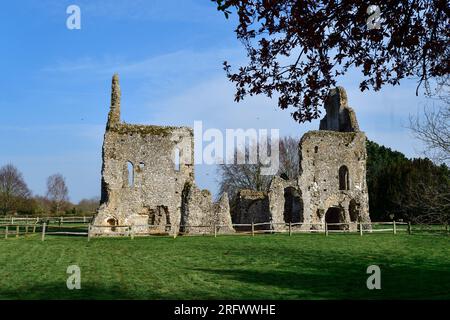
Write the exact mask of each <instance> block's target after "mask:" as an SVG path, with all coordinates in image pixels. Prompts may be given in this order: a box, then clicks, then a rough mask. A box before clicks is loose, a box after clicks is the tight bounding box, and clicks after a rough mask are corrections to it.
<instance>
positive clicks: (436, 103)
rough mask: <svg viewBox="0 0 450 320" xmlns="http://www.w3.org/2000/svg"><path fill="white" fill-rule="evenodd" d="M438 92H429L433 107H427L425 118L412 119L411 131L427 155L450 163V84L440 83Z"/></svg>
mask: <svg viewBox="0 0 450 320" xmlns="http://www.w3.org/2000/svg"><path fill="white" fill-rule="evenodd" d="M437 88H438V89H437V91H435V92H429V94H428V96H429V98H430V103H432V105H431V106H425V107H424V112H423V116H416V117H411V118H410V126H409V127H410V129H411V130H412V132H413V134H414V135H415V137H416V138H417V139H419V140H420V141H422V142H423V143H424V144H425V146H426V147H427V150H426V151H425V154H426V155H427V156H429V157H430V158H432V159H433V160H435V161H436V162H444V163H447V164H448V163H449V162H450V83H449V78H448V77H447V78H445V79H443V78H441V79H440V80H439V81H438V85H437Z"/></svg>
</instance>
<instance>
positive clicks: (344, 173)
mask: <svg viewBox="0 0 450 320" xmlns="http://www.w3.org/2000/svg"><path fill="white" fill-rule="evenodd" d="M339 190H350V179H349V174H348V168H347V167H346V166H342V167H340V168H339Z"/></svg>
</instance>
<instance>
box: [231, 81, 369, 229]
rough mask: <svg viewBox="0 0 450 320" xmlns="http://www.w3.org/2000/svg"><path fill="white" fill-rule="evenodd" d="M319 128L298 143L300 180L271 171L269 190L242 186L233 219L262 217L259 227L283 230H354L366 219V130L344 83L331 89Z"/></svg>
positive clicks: (237, 221)
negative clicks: (351, 103) (275, 174)
mask: <svg viewBox="0 0 450 320" xmlns="http://www.w3.org/2000/svg"><path fill="white" fill-rule="evenodd" d="M325 109H326V116H325V117H324V119H323V120H322V121H321V122H320V130H318V131H309V132H307V133H306V134H305V135H304V136H303V137H302V139H301V140H300V143H299V159H300V163H299V169H300V170H299V177H298V180H296V181H292V180H285V179H282V178H281V177H278V176H276V177H274V178H273V180H272V181H271V183H270V187H269V190H268V192H255V191H249V190H241V191H240V192H239V193H238V195H237V196H236V199H234V203H233V205H232V208H233V210H232V218H233V223H235V224H247V223H252V222H254V223H266V222H271V223H273V224H272V225H267V226H262V227H260V228H263V229H269V230H274V231H283V230H286V228H287V224H288V223H294V224H295V227H296V228H300V229H304V230H319V229H323V228H325V226H324V224H325V223H330V224H332V223H345V224H347V225H331V226H330V227H329V229H347V230H348V229H350V230H356V228H357V223H359V222H361V223H370V217H369V197H368V190H367V183H366V158H367V154H366V136H365V134H364V133H363V132H361V131H360V130H359V126H358V122H357V120H356V115H355V112H354V111H353V109H352V108H350V107H349V106H348V100H347V94H346V92H345V90H344V88H342V87H338V88H336V89H333V90H331V92H330V94H329V97H328V99H327V101H326V103H325Z"/></svg>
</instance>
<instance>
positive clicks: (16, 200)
mask: <svg viewBox="0 0 450 320" xmlns="http://www.w3.org/2000/svg"><path fill="white" fill-rule="evenodd" d="M99 203H100V198H99V197H94V198H91V199H83V200H81V201H80V202H79V203H78V204H73V203H71V202H70V200H69V189H68V187H67V184H66V179H65V178H64V176H63V175H62V174H60V173H56V174H53V175H51V176H49V177H48V178H47V192H46V194H45V196H40V195H33V194H32V192H31V190H30V189H29V188H28V186H27V184H26V182H25V179H24V178H23V175H22V173H21V172H20V171H19V170H18V169H17V168H16V167H15V166H14V165H13V164H7V165H5V166H3V167H1V168H0V215H31V216H54V215H56V216H58V215H87V214H93V213H94V212H95V211H96V210H97V208H98V206H99Z"/></svg>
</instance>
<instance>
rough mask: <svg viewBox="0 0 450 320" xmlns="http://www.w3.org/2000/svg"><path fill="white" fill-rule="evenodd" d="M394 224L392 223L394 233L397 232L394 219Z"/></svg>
mask: <svg viewBox="0 0 450 320" xmlns="http://www.w3.org/2000/svg"><path fill="white" fill-rule="evenodd" d="M393 223H394V224H393V229H392V230H393V232H394V234H397V225H396V224H395V220H394V222H393Z"/></svg>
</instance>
